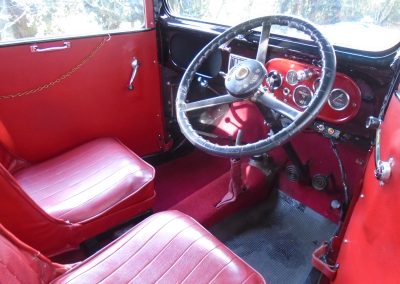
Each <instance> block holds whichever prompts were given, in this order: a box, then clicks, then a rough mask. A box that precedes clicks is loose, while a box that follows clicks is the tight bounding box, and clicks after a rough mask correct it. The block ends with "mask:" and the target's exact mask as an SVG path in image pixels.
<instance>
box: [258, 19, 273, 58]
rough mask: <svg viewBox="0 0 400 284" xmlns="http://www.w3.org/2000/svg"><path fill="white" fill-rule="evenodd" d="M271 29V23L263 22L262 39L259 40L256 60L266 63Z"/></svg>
mask: <svg viewBox="0 0 400 284" xmlns="http://www.w3.org/2000/svg"><path fill="white" fill-rule="evenodd" d="M270 31H271V25H270V24H268V23H267V22H263V23H262V29H261V36H260V41H259V42H258V49H257V57H256V60H257V61H260V62H261V63H262V64H265V61H266V59H267V51H268V42H269V34H270Z"/></svg>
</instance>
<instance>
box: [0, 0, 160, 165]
mask: <svg viewBox="0 0 400 284" xmlns="http://www.w3.org/2000/svg"><path fill="white" fill-rule="evenodd" d="M0 9H1V12H0V13H1V14H0V15H1V17H0V62H1V67H0V80H1V81H0V82H1V84H0V138H1V142H2V143H3V144H4V145H5V146H6V147H7V148H8V149H9V150H10V151H12V152H14V153H16V154H17V155H19V156H21V157H22V158H25V159H27V160H29V161H33V162H35V161H40V160H43V159H46V158H49V157H51V156H53V155H56V154H58V153H60V152H63V151H65V150H67V149H69V148H72V147H74V146H76V145H79V144H82V143H84V142H86V141H89V140H92V139H94V138H97V137H104V136H111V137H116V138H118V139H120V140H122V142H123V143H125V144H126V145H127V146H128V147H129V148H131V149H133V150H134V151H135V152H137V153H138V154H139V155H148V154H152V153H155V152H159V151H160V150H162V147H163V145H164V144H163V141H164V135H165V134H164V125H163V114H162V108H161V105H162V104H161V94H160V74H159V64H158V59H157V42H156V32H155V24H154V15H153V4H152V1H147V0H146V1H144V0H134V1H128V0H126V1H124V0H123V1H118V2H115V1H99V0H91V1H83V0H77V1H22V0H14V1H11V0H5V1H3V5H2V6H1V7H0ZM132 62H133V64H132ZM136 68H137V70H135V69H136ZM134 72H136V74H135V77H134V78H133V84H132V86H131V87H129V86H128V85H129V81H130V79H131V76H132V75H133V73H134Z"/></svg>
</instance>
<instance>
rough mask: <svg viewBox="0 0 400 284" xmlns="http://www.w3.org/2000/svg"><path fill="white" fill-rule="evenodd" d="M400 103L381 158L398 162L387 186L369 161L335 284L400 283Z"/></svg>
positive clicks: (390, 118)
mask: <svg viewBox="0 0 400 284" xmlns="http://www.w3.org/2000/svg"><path fill="white" fill-rule="evenodd" d="M399 120H400V102H399V99H398V98H397V97H395V96H393V97H392V99H391V102H390V105H389V108H388V111H387V113H386V116H385V120H384V122H383V125H382V132H381V157H382V160H384V161H387V160H388V159H389V158H393V159H394V164H393V167H392V173H391V176H390V179H389V181H388V182H387V183H385V184H384V185H383V186H381V185H379V182H378V180H377V179H376V178H375V176H374V169H375V161H374V156H373V155H371V158H370V160H369V162H368V166H367V170H366V174H365V178H364V186H363V189H362V192H361V195H360V197H359V199H358V201H357V204H356V206H355V208H354V212H353V214H352V216H351V219H350V222H349V225H348V228H347V231H346V234H345V237H344V242H343V243H342V244H341V247H340V252H339V257H338V260H337V263H338V264H339V269H338V272H337V277H336V279H335V281H334V282H335V283H398V282H399V279H400V270H399V264H400V262H399V259H400V223H399V220H398V216H399V212H400V211H399V209H400V164H399V160H400V130H399V127H398V124H399Z"/></svg>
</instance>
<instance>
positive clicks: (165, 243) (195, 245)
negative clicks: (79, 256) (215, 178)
mask: <svg viewBox="0 0 400 284" xmlns="http://www.w3.org/2000/svg"><path fill="white" fill-rule="evenodd" d="M2 235H3V236H2V237H1V238H0V255H1V258H0V261H1V262H2V263H3V264H4V265H2V266H0V272H1V273H0V275H1V276H0V280H1V281H0V282H3V281H4V282H8V280H13V281H10V282H11V283H13V282H16V281H15V279H18V280H19V281H20V282H23V283H25V282H26V283H39V282H44V283H47V282H51V283H99V282H104V283H127V282H130V283H211V282H213V283H265V281H264V279H263V278H262V276H261V275H260V274H258V273H257V272H256V271H255V270H254V269H252V268H251V267H250V266H249V265H248V264H246V263H245V262H244V261H243V260H241V259H240V258H239V257H238V256H236V255H235V254H234V253H233V252H231V251H230V250H229V249H228V248H226V247H225V246H224V245H223V244H222V243H221V242H220V241H218V240H217V239H216V238H215V237H214V236H212V235H211V234H210V233H209V232H208V231H206V230H205V229H204V228H203V227H201V225H199V224H198V223H197V222H196V221H194V220H193V219H192V218H190V217H188V216H186V215H184V214H183V213H180V212H178V211H167V212H162V213H158V214H155V215H153V216H151V217H149V218H147V219H146V220H145V221H143V222H142V223H140V224H139V225H137V226H136V227H134V228H133V229H131V230H130V231H128V232H127V233H126V234H124V235H123V236H121V237H120V238H119V239H117V240H116V241H114V242H113V243H111V244H110V245H108V246H107V247H105V248H104V249H102V250H101V251H99V252H98V253H96V254H95V255H93V256H92V257H90V258H88V259H87V260H85V261H83V262H81V263H79V264H77V265H75V266H74V267H72V268H71V266H61V265H59V264H55V263H51V261H49V260H48V259H46V258H44V257H42V256H36V255H37V251H35V250H33V249H32V248H29V247H26V246H24V245H23V244H21V243H20V242H18V240H16V239H15V238H13V237H12V235H10V234H9V233H8V232H7V231H5V230H4V228H3V229H2ZM32 255H35V256H36V257H32Z"/></svg>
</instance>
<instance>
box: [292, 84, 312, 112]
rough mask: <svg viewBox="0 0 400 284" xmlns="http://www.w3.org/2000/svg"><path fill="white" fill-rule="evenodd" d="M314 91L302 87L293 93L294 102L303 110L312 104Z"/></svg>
mask: <svg viewBox="0 0 400 284" xmlns="http://www.w3.org/2000/svg"><path fill="white" fill-rule="evenodd" d="M311 99H312V91H311V90H310V88H309V87H306V86H303V85H300V86H298V87H297V88H296V89H295V90H294V92H293V101H294V102H295V103H296V105H298V106H299V107H301V108H305V107H307V106H308V104H309V103H310V102H311Z"/></svg>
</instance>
